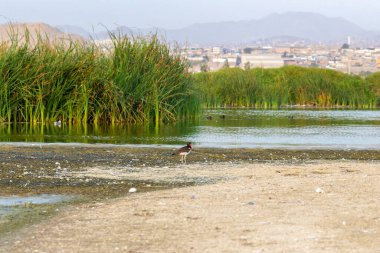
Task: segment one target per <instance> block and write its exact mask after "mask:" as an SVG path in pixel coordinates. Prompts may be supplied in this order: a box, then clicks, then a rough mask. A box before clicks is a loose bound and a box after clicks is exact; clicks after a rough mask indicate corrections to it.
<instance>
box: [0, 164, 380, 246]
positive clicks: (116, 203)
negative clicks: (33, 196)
mask: <svg viewBox="0 0 380 253" xmlns="http://www.w3.org/2000/svg"><path fill="white" fill-rule="evenodd" d="M379 166H380V163H379V162H365V161H356V162H353V161H318V162H314V163H306V164H302V163H301V164H283V163H282V164H280V163H251V164H249V163H241V164H229V163H215V164H212V165H203V164H188V165H183V166H176V167H168V168H160V169H158V168H156V169H153V168H149V169H146V170H137V171H125V170H123V169H121V168H120V169H119V171H120V173H124V174H119V176H121V177H128V178H133V177H135V178H137V177H142V178H144V179H145V180H149V179H153V178H155V179H156V178H159V179H160V180H164V181H165V180H166V181H172V180H174V179H179V178H183V177H186V178H194V177H198V178H202V177H203V178H206V177H209V178H214V179H217V180H216V182H214V183H212V184H203V185H195V186H188V187H184V188H183V187H182V188H176V187H175V188H173V189H167V190H160V191H153V192H141V193H137V194H128V195H126V196H123V197H118V198H115V199H109V200H99V201H95V202H91V203H85V204H81V205H77V206H73V207H71V208H68V209H67V210H64V211H62V212H60V213H59V214H57V215H55V216H54V217H52V218H50V219H47V220H45V221H43V222H41V223H38V224H35V225H33V226H30V227H27V228H25V229H23V230H21V231H20V232H19V233H17V234H16V235H14V236H13V237H12V238H10V237H8V238H3V239H2V240H0V242H1V243H0V245H1V246H0V252H15V253H17V252H79V251H80V252H306V251H307V252H377V251H378V250H379V249H380V241H379V240H378V239H377V238H379V237H380V216H379V213H378V208H379V206H380V185H379V184H378V182H379V180H380V173H379V171H378V168H379ZM108 169H109V168H105V167H101V166H99V167H97V168H96V169H95V170H94V169H93V168H87V169H86V170H83V171H82V172H81V173H82V174H85V175H87V176H93V177H97V176H99V177H102V176H104V173H107V172H109V171H108ZM112 172H113V173H114V175H115V172H116V169H115V170H113V171H112Z"/></svg>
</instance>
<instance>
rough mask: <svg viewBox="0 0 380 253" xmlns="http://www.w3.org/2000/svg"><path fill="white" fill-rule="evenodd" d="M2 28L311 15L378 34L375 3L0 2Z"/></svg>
mask: <svg viewBox="0 0 380 253" xmlns="http://www.w3.org/2000/svg"><path fill="white" fill-rule="evenodd" d="M0 6H1V8H0V23H7V22H43V23H47V24H50V25H53V26H58V25H76V26H80V27H82V28H84V29H87V30H91V29H95V30H97V29H100V30H101V29H104V27H107V28H113V27H116V26H121V25H125V26H128V27H136V28H152V27H158V28H165V29H179V28H183V27H186V26H189V25H192V24H195V23H209V22H222V21H241V20H252V19H259V18H262V17H265V16H267V15H270V14H273V13H285V12H292V11H295V12H313V13H319V14H322V15H325V16H328V17H342V18H345V19H347V20H349V21H351V22H353V23H355V24H357V25H359V26H361V27H362V28H364V29H367V30H375V31H376V30H377V31H379V30H380V15H378V11H379V10H380V1H378V0H361V1H357V0H345V1H344V0H330V1H324V0H286V1H284V0H266V1H257V0H234V1H231V0H208V1H204V0H203V1H202V0H192V1H181V0H177V1H176V0H160V1H158V0H156V1H155V0H124V1H123V0H80V1H78V0H0Z"/></svg>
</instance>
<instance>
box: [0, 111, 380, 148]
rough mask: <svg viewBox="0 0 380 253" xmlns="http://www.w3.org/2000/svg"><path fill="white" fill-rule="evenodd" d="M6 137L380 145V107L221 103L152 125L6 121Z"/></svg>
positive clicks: (1, 128)
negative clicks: (187, 118)
mask: <svg viewBox="0 0 380 253" xmlns="http://www.w3.org/2000/svg"><path fill="white" fill-rule="evenodd" d="M0 141H1V142H12V143H20V142H22V143H36V142H37V143H97V144H118V145H153V146H156V145H179V144H183V143H185V142H188V141H191V142H193V143H194V145H195V146H198V147H220V148H331V149H380V110H343V109H342V110H310V109H289V110H251V109H215V110H207V111H205V112H204V115H203V116H202V117H201V118H200V119H198V120H194V121H192V122H186V123H177V124H173V125H166V126H163V127H161V128H160V129H158V130H157V129H155V128H153V127H146V126H125V125H116V126H113V127H112V126H109V125H103V126H90V125H88V126H74V125H62V127H57V126H54V125H53V124H47V125H44V126H42V125H34V126H33V125H30V124H10V125H8V124H2V125H0Z"/></svg>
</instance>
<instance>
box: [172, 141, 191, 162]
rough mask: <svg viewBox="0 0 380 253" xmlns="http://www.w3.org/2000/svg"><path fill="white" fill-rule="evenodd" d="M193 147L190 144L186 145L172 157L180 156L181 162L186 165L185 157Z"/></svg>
mask: <svg viewBox="0 0 380 253" xmlns="http://www.w3.org/2000/svg"><path fill="white" fill-rule="evenodd" d="M192 149H193V147H192V146H191V142H189V143H187V145H186V146H184V147H182V148H179V149H177V150H176V151H175V152H174V153H173V154H172V155H180V156H181V162H182V163H186V156H187V155H188V154H190V152H191V150H192Z"/></svg>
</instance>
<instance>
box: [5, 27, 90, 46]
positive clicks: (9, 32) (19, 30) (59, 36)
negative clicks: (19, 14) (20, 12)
mask: <svg viewBox="0 0 380 253" xmlns="http://www.w3.org/2000/svg"><path fill="white" fill-rule="evenodd" d="M26 31H28V32H29V42H30V43H31V44H35V43H36V42H37V39H38V36H41V38H42V39H44V40H48V41H49V42H50V43H58V42H64V43H66V42H67V41H68V40H73V41H79V42H84V41H85V39H84V38H83V37H81V36H80V35H77V34H66V33H64V32H62V31H61V30H59V29H57V28H55V27H52V26H50V25H48V24H44V23H7V24H1V25H0V41H2V42H7V41H10V40H11V37H12V36H17V37H18V40H19V41H21V42H24V41H25V35H26Z"/></svg>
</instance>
